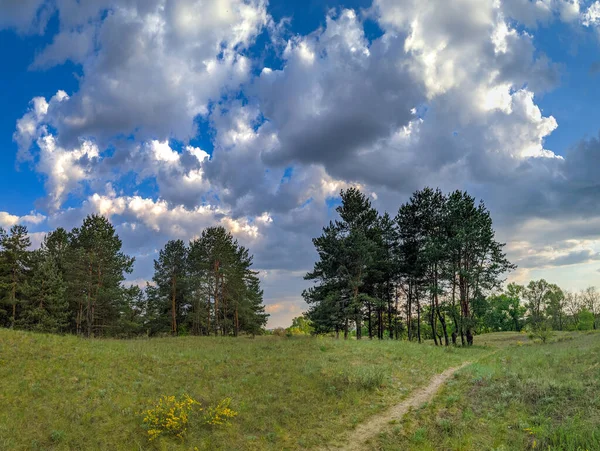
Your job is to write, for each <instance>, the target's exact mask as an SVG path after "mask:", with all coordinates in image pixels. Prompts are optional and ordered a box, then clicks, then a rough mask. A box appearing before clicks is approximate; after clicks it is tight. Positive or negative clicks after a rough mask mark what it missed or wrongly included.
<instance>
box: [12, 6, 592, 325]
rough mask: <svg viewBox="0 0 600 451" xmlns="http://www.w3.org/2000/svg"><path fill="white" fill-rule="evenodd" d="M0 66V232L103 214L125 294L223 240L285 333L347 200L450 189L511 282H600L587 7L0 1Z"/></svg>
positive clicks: (388, 201)
mask: <svg viewBox="0 0 600 451" xmlns="http://www.w3.org/2000/svg"><path fill="white" fill-rule="evenodd" d="M0 61H2V64H1V65H0V171H1V172H0V193H2V194H1V195H0V226H2V227H5V228H7V227H10V226H11V225H13V224H16V223H22V224H24V225H26V226H27V227H28V229H29V231H30V232H31V236H32V240H33V242H34V245H37V244H39V242H40V241H41V239H42V238H43V236H44V234H45V233H46V232H48V231H49V230H52V229H54V228H56V227H59V226H60V227H65V228H72V227H75V226H77V225H79V224H80V223H81V221H82V219H83V218H84V217H85V216H86V215H88V214H91V213H98V214H102V215H105V216H107V217H109V218H110V219H111V221H112V222H113V224H114V225H115V227H116V230H117V233H118V234H119V236H120V237H121V238H122V240H123V243H124V250H125V251H126V252H127V253H129V254H130V255H133V256H135V257H136V265H135V270H134V273H133V274H132V275H131V276H130V277H129V281H130V282H131V283H137V284H140V285H143V284H145V282H146V281H148V280H150V279H151V277H152V268H153V260H154V258H156V256H157V252H158V250H159V249H160V248H162V247H163V246H164V244H165V243H166V242H167V241H168V240H169V239H184V240H188V239H192V238H194V237H195V236H198V235H199V234H200V232H201V231H202V229H203V228H205V227H208V226H213V225H222V226H224V227H226V228H227V229H228V230H230V231H231V233H232V234H233V235H234V236H235V237H236V238H237V239H238V240H239V242H240V243H241V244H243V245H245V246H247V247H248V248H249V249H250V251H251V252H252V253H253V254H254V267H255V269H257V270H259V271H260V275H261V279H262V284H263V288H264V292H265V303H266V304H267V311H268V312H269V313H270V314H271V318H270V320H269V326H270V327H276V326H287V325H289V324H290V322H291V319H292V318H293V317H295V316H298V315H300V314H301V313H302V311H304V310H305V309H306V305H305V304H304V303H303V301H302V298H301V292H302V289H304V288H305V287H306V286H307V283H306V282H305V281H304V280H303V275H304V274H305V273H306V272H307V271H308V270H310V269H311V268H312V264H313V262H314V261H315V259H316V253H315V252H314V249H313V247H312V243H311V238H313V237H315V236H318V235H319V234H320V233H321V229H322V227H323V226H324V225H325V224H327V223H328V221H329V220H331V219H333V218H334V217H335V206H336V205H337V203H338V202H339V192H340V190H341V189H344V188H347V187H349V186H359V187H360V188H361V189H362V190H363V191H364V192H365V193H367V194H368V195H369V196H370V198H371V201H372V202H373V204H374V205H375V206H376V207H377V208H378V209H379V210H380V211H381V212H383V211H389V212H390V213H391V214H395V213H396V212H397V209H398V207H399V206H400V205H401V204H402V203H403V202H405V201H406V200H407V199H408V198H409V197H410V194H411V193H412V192H414V191H415V190H417V189H421V188H423V187H425V186H433V187H440V188H441V189H442V190H444V191H452V190H455V189H464V190H467V191H469V193H471V194H473V195H474V196H476V197H477V198H478V199H483V200H484V201H485V203H486V205H487V206H488V208H489V209H490V211H491V212H492V217H493V219H494V226H495V229H496V231H497V237H498V239H499V240H501V241H502V242H506V243H507V244H506V251H507V253H508V256H509V258H510V259H511V261H512V262H514V263H515V264H517V265H518V269H517V270H516V271H514V272H513V273H511V274H510V275H509V279H508V280H509V281H516V282H519V283H525V282H527V281H528V280H530V279H538V278H542V277H543V278H546V279H547V280H549V281H551V282H554V283H557V284H559V285H560V286H561V287H563V288H565V289H569V290H577V289H582V288H585V287H587V286H590V285H598V284H599V283H600V272H599V271H600V195H599V194H600V177H599V176H598V169H599V168H600V134H599V133H600V114H599V113H600V107H599V106H598V105H600V1H590V0H453V1H452V2H448V1H447V0H428V1H426V2H424V1H422V0H372V1H371V0H346V1H344V0H331V1H330V0H302V1H290V0H271V1H266V0H86V1H85V2H79V1H77V0H0Z"/></svg>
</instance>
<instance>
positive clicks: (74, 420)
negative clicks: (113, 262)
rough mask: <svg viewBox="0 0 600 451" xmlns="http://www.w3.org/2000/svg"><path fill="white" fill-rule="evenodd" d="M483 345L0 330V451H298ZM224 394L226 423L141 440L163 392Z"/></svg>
mask: <svg viewBox="0 0 600 451" xmlns="http://www.w3.org/2000/svg"><path fill="white" fill-rule="evenodd" d="M489 352H490V351H489V350H488V349H484V348H477V347H475V348H472V349H460V348H450V349H443V348H434V347H432V346H428V345H417V344H413V343H406V342H395V341H386V342H377V341H372V342H370V341H369V340H363V341H360V342H357V341H354V340H351V341H347V342H344V341H343V340H339V341H336V340H333V339H318V338H292V339H287V338H277V337H257V338H256V339H254V340H252V339H247V338H238V339H230V338H195V337H182V338H161V339H152V340H131V341H117V340H83V339H78V338H76V337H60V336H51V335H38V334H31V333H24V332H16V331H9V330H4V329H3V330H0V406H1V408H0V449H1V450H30V449H36V450H37V449H44V450H46V449H47V450H95V449H106V450H140V449H143V450H144V449H148V450H153V449H163V450H167V449H168V450H178V449H181V450H193V449H195V448H197V449H198V450H209V449H210V450H213V449H229V450H231V449H245V450H269V449H273V450H275V449H277V450H280V449H303V448H314V447H316V446H319V445H323V444H326V443H330V442H332V441H333V442H335V440H336V438H338V437H339V436H340V435H342V434H343V433H344V432H345V431H348V430H349V429H351V428H352V427H353V426H354V425H356V424H358V423H359V422H361V421H363V420H364V419H366V418H367V417H369V416H371V415H373V414H375V413H377V412H380V411H381V410H383V409H384V408H386V407H387V406H390V405H392V404H394V403H397V402H399V401H400V400H401V399H402V398H404V397H406V396H407V395H408V394H409V393H410V391H411V390H412V389H414V388H415V387H417V386H420V385H423V384H426V383H427V382H428V381H429V379H430V378H431V377H432V376H433V375H434V374H436V373H440V372H442V371H443V370H444V369H446V368H448V367H451V366H457V365H459V364H460V363H461V362H463V361H465V360H474V359H477V358H479V357H481V356H483V355H486V354H488V353H489ZM183 393H187V394H189V395H190V396H192V397H194V398H196V399H198V400H200V401H202V402H205V403H215V402H218V401H220V400H221V399H223V398H226V397H231V398H232V400H233V401H232V405H231V407H232V408H233V409H234V410H236V411H237V412H239V415H238V416H237V417H236V418H234V419H233V421H232V425H231V426H229V427H210V426H206V425H202V424H201V422H200V421H196V422H193V423H191V424H190V427H189V429H188V432H187V435H186V437H185V440H183V441H179V440H177V439H170V438H161V439H158V440H156V441H154V442H149V441H148V439H147V433H146V430H145V429H144V428H143V426H142V419H143V416H142V415H141V414H140V413H141V411H142V410H144V409H147V408H149V407H151V406H152V405H153V404H154V402H155V401H156V400H157V399H158V398H159V397H160V396H161V395H163V394H165V395H181V394H183Z"/></svg>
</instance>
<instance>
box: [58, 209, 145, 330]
mask: <svg viewBox="0 0 600 451" xmlns="http://www.w3.org/2000/svg"><path fill="white" fill-rule="evenodd" d="M69 242H70V247H71V252H70V253H69V257H70V258H73V260H72V261H71V262H70V264H69V265H72V266H73V268H72V272H73V274H74V279H72V280H71V287H72V288H73V289H74V291H75V293H74V294H75V296H81V295H83V299H82V298H79V306H78V320H77V326H78V327H77V329H78V332H80V333H81V332H83V333H85V335H86V336H87V337H92V336H95V335H100V334H105V331H108V330H109V329H110V328H111V327H112V326H114V323H115V322H116V321H118V319H119V305H120V303H121V301H122V297H123V295H124V288H123V286H122V282H123V281H124V280H125V273H130V272H131V271H132V269H133V263H134V259H133V258H131V257H129V256H127V255H125V254H124V253H123V252H121V247H122V243H121V239H120V238H119V237H118V235H117V234H116V233H115V229H114V227H113V226H112V224H111V223H110V221H109V220H108V219H107V218H105V217H103V216H99V215H90V216H88V217H87V218H85V219H84V221H83V225H82V226H81V228H76V229H73V231H72V232H71V233H70V234H69ZM67 271H71V268H68V269H67ZM82 326H85V328H84V329H83V328H82Z"/></svg>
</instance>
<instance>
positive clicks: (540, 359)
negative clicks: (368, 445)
mask: <svg viewBox="0 0 600 451" xmlns="http://www.w3.org/2000/svg"><path fill="white" fill-rule="evenodd" d="M491 335H492V336H493V337H494V338H496V337H497V338H498V339H499V340H500V339H503V337H511V340H512V339H513V338H517V337H518V334H510V333H509V334H505V333H502V334H491ZM557 336H558V338H559V339H563V338H567V337H570V338H571V340H557V342H554V343H551V344H549V345H547V346H522V347H515V346H508V347H504V348H502V349H500V350H498V351H497V352H495V353H493V354H491V355H490V356H487V357H485V358H483V359H482V360H481V361H480V362H479V363H478V364H475V365H470V366H468V367H466V368H465V369H463V370H461V371H460V372H459V373H458V375H457V377H456V379H455V380H453V381H451V382H449V383H448V384H447V385H446V386H445V387H444V388H443V389H442V390H441V392H440V393H439V396H437V397H436V398H435V400H434V401H433V402H432V403H430V404H429V405H428V406H426V407H423V408H422V409H420V410H418V411H416V412H414V413H413V414H412V415H407V416H405V418H404V420H403V421H402V424H401V425H400V427H398V428H397V429H396V430H392V431H386V432H385V433H384V434H381V435H380V437H379V438H378V441H377V443H374V444H373V446H372V447H373V449H382V450H386V451H392V450H398V451H399V450H405V449H410V450H416V451H419V450H434V449H460V450H465V451H476V450H481V449H494V450H499V449H502V450H525V449H540V450H566V451H581V450H596V449H600V427H599V425H600V399H599V398H598V396H597V395H596V394H597V393H598V391H599V390H600V353H599V352H598V350H599V349H600V335H597V334H592V335H586V334H581V333H573V334H569V335H567V334H565V333H561V332H557ZM491 341H497V340H491Z"/></svg>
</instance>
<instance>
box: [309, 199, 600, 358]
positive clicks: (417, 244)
mask: <svg viewBox="0 0 600 451" xmlns="http://www.w3.org/2000/svg"><path fill="white" fill-rule="evenodd" d="M336 210H337V213H338V214H339V219H338V220H335V221H331V222H330V223H329V225H327V226H326V227H324V229H323V234H322V235H321V236H320V237H317V238H315V239H314V240H313V243H314V246H315V248H316V250H317V253H318V256H319V259H318V261H317V262H316V263H315V265H314V269H313V270H312V271H311V272H309V273H308V274H306V276H305V278H306V279H307V280H310V281H313V282H314V283H315V285H314V286H313V287H311V288H309V289H308V290H306V291H305V292H304V293H303V295H304V299H305V300H306V302H307V303H308V304H309V306H310V308H309V311H308V312H307V314H306V318H307V319H308V320H309V321H310V323H311V327H312V330H313V331H314V333H333V334H335V336H339V335H340V334H342V333H343V335H344V338H348V336H349V335H355V336H356V338H357V339H361V338H362V336H363V334H365V335H367V336H368V337H369V338H374V337H376V338H379V339H383V338H396V339H400V338H406V339H408V340H417V341H419V342H421V341H422V340H425V339H428V340H433V342H434V343H435V344H436V345H438V344H439V345H443V344H445V345H446V346H448V345H449V344H450V343H453V344H456V343H457V342H458V340H459V339H460V342H461V344H462V345H465V344H466V345H471V344H473V340H474V338H473V337H474V335H475V334H476V333H477V334H480V333H484V332H498V331H521V330H522V329H523V328H525V327H527V328H528V329H529V330H530V331H531V332H533V333H537V334H542V335H543V334H545V333H546V332H547V331H549V330H564V329H570V330H574V329H582V330H586V329H592V328H593V329H595V328H596V327H597V325H598V320H599V318H600V295H599V294H598V292H597V291H596V289H595V288H593V287H590V288H588V289H586V290H583V291H582V292H581V293H568V292H564V291H563V290H562V289H561V288H560V287H558V286H557V285H555V284H551V283H548V282H547V281H545V280H543V279H542V280H539V281H531V282H530V283H529V284H528V285H526V286H522V285H518V284H515V283H511V284H508V285H507V286H504V281H505V278H506V276H507V275H508V274H509V272H510V271H511V270H513V269H515V268H516V266H515V265H513V264H512V263H510V262H509V261H508V259H507V257H506V254H505V252H504V250H503V247H504V244H502V243H500V242H498V241H497V240H496V238H495V231H494V229H493V224H492V218H491V215H490V212H489V210H488V209H487V208H486V206H485V204H484V202H483V201H481V202H479V203H477V202H476V201H475V199H474V198H473V197H472V196H470V195H469V194H468V193H466V192H463V191H455V192H453V193H450V194H444V193H442V192H441V191H440V190H439V189H437V190H434V189H431V188H425V189H422V190H420V191H417V192H415V193H414V194H413V195H412V197H411V198H410V199H409V201H408V202H406V203H405V204H403V205H401V206H400V207H399V209H398V212H397V214H396V216H395V217H392V216H391V215H390V214H388V213H387V212H386V213H384V214H383V215H380V214H379V213H378V212H377V210H376V209H375V208H374V207H373V206H372V205H371V202H370V200H369V198H368V197H367V196H366V195H365V194H363V193H361V192H360V190H358V189H356V188H349V189H347V190H342V192H341V204H340V205H339V206H338V207H337V208H336Z"/></svg>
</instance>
